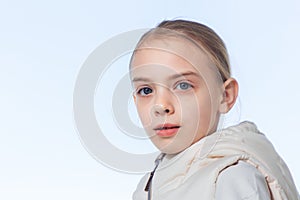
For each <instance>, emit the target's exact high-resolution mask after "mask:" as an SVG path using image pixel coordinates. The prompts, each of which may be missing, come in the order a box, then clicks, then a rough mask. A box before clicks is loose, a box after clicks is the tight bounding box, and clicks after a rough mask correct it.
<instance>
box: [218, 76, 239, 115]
mask: <svg viewBox="0 0 300 200" xmlns="http://www.w3.org/2000/svg"><path fill="white" fill-rule="evenodd" d="M238 91H239V85H238V82H237V81H236V80H235V79H234V78H229V79H227V80H226V81H225V82H224V83H223V96H222V101H221V104H220V107H219V111H220V113H222V114H225V113H227V112H228V111H229V110H230V109H231V108H232V107H233V105H234V103H235V101H236V99H237V96H238Z"/></svg>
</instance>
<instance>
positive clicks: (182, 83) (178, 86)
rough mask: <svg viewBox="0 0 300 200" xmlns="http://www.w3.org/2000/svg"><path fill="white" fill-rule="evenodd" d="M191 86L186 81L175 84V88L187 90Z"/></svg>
mask: <svg viewBox="0 0 300 200" xmlns="http://www.w3.org/2000/svg"><path fill="white" fill-rule="evenodd" d="M191 87H192V85H191V84H189V83H187V82H181V83H179V84H178V85H177V86H176V89H180V90H187V89H190V88H191Z"/></svg>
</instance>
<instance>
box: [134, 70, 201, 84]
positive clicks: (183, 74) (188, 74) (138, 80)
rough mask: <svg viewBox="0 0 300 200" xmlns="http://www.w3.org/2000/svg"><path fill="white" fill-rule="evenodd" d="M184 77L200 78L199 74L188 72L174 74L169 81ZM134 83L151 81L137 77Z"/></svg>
mask: <svg viewBox="0 0 300 200" xmlns="http://www.w3.org/2000/svg"><path fill="white" fill-rule="evenodd" d="M182 76H196V77H198V78H200V76H199V74H197V73H195V72H193V71H187V72H183V73H180V74H174V75H172V76H170V77H169V78H168V79H169V80H172V79H177V78H180V77H182ZM132 82H151V80H150V79H149V78H145V77H136V78H133V79H132Z"/></svg>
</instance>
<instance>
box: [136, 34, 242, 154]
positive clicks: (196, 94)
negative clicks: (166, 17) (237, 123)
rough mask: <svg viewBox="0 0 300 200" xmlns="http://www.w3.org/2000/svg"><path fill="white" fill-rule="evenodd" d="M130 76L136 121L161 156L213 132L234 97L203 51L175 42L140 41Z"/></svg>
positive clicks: (231, 85)
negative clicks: (137, 118) (141, 43)
mask: <svg viewBox="0 0 300 200" xmlns="http://www.w3.org/2000/svg"><path fill="white" fill-rule="evenodd" d="M150 44H151V45H150ZM131 78H132V83H133V87H134V91H135V92H134V95H133V96H134V100H135V103H136V107H137V110H138V113H139V117H140V119H141V122H142V124H143V126H144V128H145V130H146V132H147V134H148V135H149V137H150V139H151V141H152V142H153V143H154V145H155V146H156V147H157V148H158V149H160V151H162V152H164V153H167V154H175V153H179V152H181V151H183V150H184V149H186V148H188V147H189V146H191V145H192V144H194V143H195V142H197V141H199V140H200V139H201V138H203V137H205V136H207V135H209V134H211V133H213V132H215V131H216V128H217V125H218V121H219V117H220V114H222V113H227V112H228V111H229V110H230V109H231V108H232V106H233V105H234V103H235V100H236V98H237V94H238V84H237V82H236V80H235V79H233V78H229V79H228V80H227V81H226V82H223V81H221V79H220V77H219V76H218V73H217V70H216V68H215V67H214V65H213V64H212V62H211V61H210V59H209V58H208V57H207V55H206V54H205V53H203V52H202V51H201V50H200V49H199V48H196V47H195V46H194V45H192V44H189V43H187V42H186V41H181V40H178V39H176V40H172V39H166V40H163V42H162V41H160V40H155V41H153V40H152V41H151V42H149V43H147V42H146V43H145V44H144V45H143V46H142V47H140V48H139V50H138V51H136V52H135V54H134V57H133V59H132V62H131Z"/></svg>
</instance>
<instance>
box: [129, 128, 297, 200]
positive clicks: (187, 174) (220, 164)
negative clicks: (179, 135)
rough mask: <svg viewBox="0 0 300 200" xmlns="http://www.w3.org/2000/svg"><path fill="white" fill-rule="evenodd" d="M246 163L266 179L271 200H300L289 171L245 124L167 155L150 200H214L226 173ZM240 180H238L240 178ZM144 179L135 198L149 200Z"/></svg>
mask: <svg viewBox="0 0 300 200" xmlns="http://www.w3.org/2000/svg"><path fill="white" fill-rule="evenodd" d="M239 161H244V162H246V163H248V164H250V165H252V166H254V167H255V168H256V169H257V170H258V171H259V172H260V174H261V175H262V176H263V177H265V180H266V183H267V184H268V188H269V191H270V194H271V199H272V200H299V199H300V198H299V194H298V192H297V189H296V186H295V184H294V182H293V179H292V177H291V174H290V172H289V169H288V168H287V166H286V164H285V163H284V161H283V160H282V159H281V158H280V156H279V155H278V154H277V153H276V151H275V150H274V148H273V146H272V144H271V143H270V142H269V141H268V140H267V138H266V137H265V136H264V135H263V134H262V133H260V132H259V131H258V130H257V127H256V126H255V124H253V123H251V122H242V123H241V124H239V125H237V126H232V127H229V128H227V129H224V130H221V131H218V132H216V133H213V134H211V135H209V136H207V137H205V138H203V139H201V140H200V141H199V142H197V143H195V144H193V145H192V146H191V147H189V148H187V149H186V150H184V151H183V152H181V153H179V154H176V155H166V156H165V157H164V159H163V160H162V162H161V163H160V164H159V166H158V167H157V170H156V172H155V175H154V177H153V179H152V183H151V197H152V198H151V200H171V199H172V200H177V199H178V200H193V199H197V200H214V199H215V195H216V183H217V180H218V178H219V175H220V173H221V172H222V171H224V169H227V168H228V167H230V166H233V165H235V164H236V163H238V162H239ZM237 178H238V177H237ZM148 179H149V174H147V175H145V176H144V177H143V178H142V180H141V181H140V183H139V184H138V186H137V189H136V191H135V193H134V194H133V199H134V200H147V198H148V197H147V195H148V194H147V192H145V191H144V188H145V186H146V183H147V181H148Z"/></svg>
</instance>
